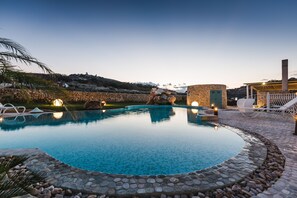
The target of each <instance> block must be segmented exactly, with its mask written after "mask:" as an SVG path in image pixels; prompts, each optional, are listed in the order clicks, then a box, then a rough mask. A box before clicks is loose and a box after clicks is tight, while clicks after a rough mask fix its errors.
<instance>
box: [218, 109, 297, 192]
mask: <svg viewBox="0 0 297 198" xmlns="http://www.w3.org/2000/svg"><path fill="white" fill-rule="evenodd" d="M219 122H220V123H222V124H227V125H229V126H233V127H236V128H239V129H243V130H245V131H250V132H256V133H258V134H260V135H263V136H264V137H265V138H267V139H269V140H270V141H272V142H273V143H275V144H276V145H277V146H278V147H279V149H280V150H281V152H282V153H283V155H284V156H285V157H286V163H285V170H284V172H283V175H282V176H281V178H280V179H279V180H277V182H276V183H275V184H274V185H273V186H271V187H270V188H269V189H267V190H266V191H264V192H263V193H260V194H258V195H257V196H256V197H261V198H266V197H275V198H278V197H288V198H290V197H291V198H296V197H297V155H296V153H297V136H294V135H293V134H292V133H293V132H294V130H295V129H294V126H295V125H294V121H293V118H292V117H282V116H281V115H276V114H268V113H264V112H261V113H260V112H259V113H257V114H254V115H252V117H250V116H246V115H244V114H241V113H240V112H238V111H220V114H219Z"/></svg>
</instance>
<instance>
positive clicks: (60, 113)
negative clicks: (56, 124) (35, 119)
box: [53, 112, 64, 120]
mask: <svg viewBox="0 0 297 198" xmlns="http://www.w3.org/2000/svg"><path fill="white" fill-rule="evenodd" d="M63 114H64V113H63V112H55V113H53V117H54V118H55V119H57V120H59V119H61V118H62V117H63Z"/></svg>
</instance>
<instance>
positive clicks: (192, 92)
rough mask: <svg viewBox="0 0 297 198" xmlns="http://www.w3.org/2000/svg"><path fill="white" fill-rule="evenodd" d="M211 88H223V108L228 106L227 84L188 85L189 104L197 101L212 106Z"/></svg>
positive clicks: (202, 104)
mask: <svg viewBox="0 0 297 198" xmlns="http://www.w3.org/2000/svg"><path fill="white" fill-rule="evenodd" d="M210 90H222V108H226V107H227V91H226V85H217V84H209V85H192V86H188V92H187V94H188V95H187V105H191V103H192V102H193V101H197V102H198V103H199V106H206V107H210Z"/></svg>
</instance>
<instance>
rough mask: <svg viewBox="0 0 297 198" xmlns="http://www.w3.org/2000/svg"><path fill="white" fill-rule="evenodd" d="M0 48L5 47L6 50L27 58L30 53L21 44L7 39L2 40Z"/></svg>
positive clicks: (0, 40)
mask: <svg viewBox="0 0 297 198" xmlns="http://www.w3.org/2000/svg"><path fill="white" fill-rule="evenodd" d="M0 46H2V47H4V48H5V49H7V50H9V51H12V52H14V53H16V54H20V55H22V56H27V55H29V53H28V52H27V51H26V49H25V48H24V47H23V46H22V45H21V44H19V43H16V42H14V41H12V40H10V39H7V38H0Z"/></svg>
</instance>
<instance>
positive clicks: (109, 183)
mask: <svg viewBox="0 0 297 198" xmlns="http://www.w3.org/2000/svg"><path fill="white" fill-rule="evenodd" d="M224 127H226V128H228V129H229V130H231V131H233V132H235V133H236V134H238V135H239V136H240V137H241V138H243V139H244V141H245V145H244V147H243V149H242V150H241V152H240V153H239V154H238V155H236V156H235V157H233V158H230V159H229V160H227V161H225V162H223V163H221V164H218V165H216V166H213V167H210V168H207V169H203V170H199V171H195V172H191V173H187V174H176V175H153V176H134V175H117V174H106V173H101V172H94V171H86V170H81V169H79V168H75V167H71V166H69V165H67V164H64V163H63V162H61V161H59V160H56V159H55V158H53V157H51V156H50V155H48V154H47V153H45V152H43V151H42V150H40V149H0V156H12V155H25V156H27V157H28V159H27V160H26V161H25V165H26V166H27V168H28V169H29V170H31V171H32V172H35V173H36V172H37V173H41V174H42V175H44V177H45V181H46V182H48V183H50V184H51V185H54V186H56V187H61V188H68V189H72V190H77V191H80V192H86V193H94V194H105V195H108V196H119V197H128V196H132V195H137V196H146V195H150V196H151V195H160V194H162V193H165V194H172V195H174V194H185V193H195V192H203V191H209V190H212V189H217V188H222V187H224V186H230V185H232V184H234V183H238V182H240V181H241V180H242V179H243V178H245V177H246V176H247V175H249V174H251V173H252V172H254V171H255V170H256V169H257V168H258V167H259V166H261V165H262V164H263V162H264V161H265V159H266V156H267V148H266V146H265V144H264V143H263V142H262V141H261V140H260V139H258V138H256V137H255V136H253V135H251V134H250V133H247V132H244V131H241V130H239V129H236V128H233V127H229V126H224Z"/></svg>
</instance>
